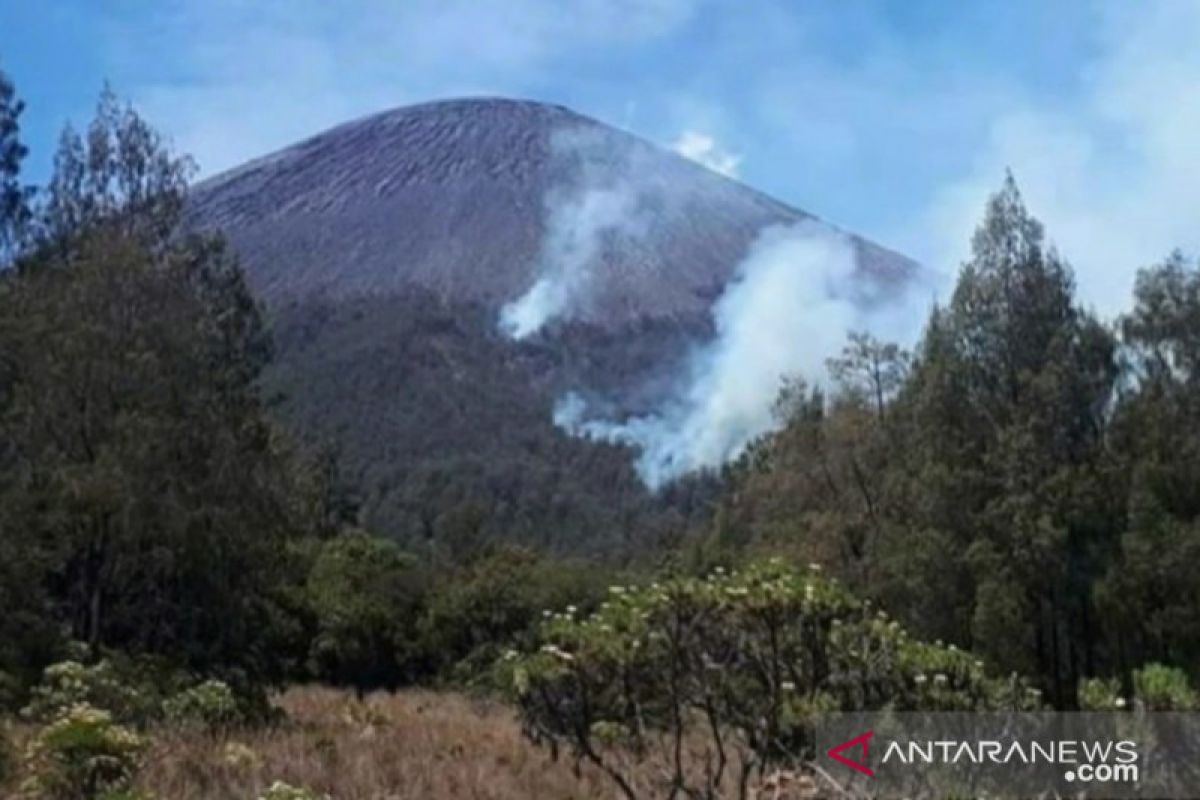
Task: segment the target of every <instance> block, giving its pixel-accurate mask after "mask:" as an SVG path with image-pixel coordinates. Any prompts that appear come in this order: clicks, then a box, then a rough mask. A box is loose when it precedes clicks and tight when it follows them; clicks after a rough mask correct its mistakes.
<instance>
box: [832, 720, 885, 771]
mask: <svg viewBox="0 0 1200 800" xmlns="http://www.w3.org/2000/svg"><path fill="white" fill-rule="evenodd" d="M874 735H875V731H867V732H866V733H860V734H859V735H858V736H855V737H854V738H853V739H847V740H846V741H844V742H842V743H841V744H838V745H834V746H833V747H831V748H829V749H828V750H827V751H826V752H825V755H827V756H829V757H830V758H832V759H833V760H834V761H837V762H839V763H841V764H845V765H846V766H847V767H849V768H850V769H856V770H858V771H859V772H861V773H862V774H863V775H869V776H874V775H875V771H874V770H873V769H871V768H870V767H868V766H867V765H866V764H865V763H862V762H859V761H854V760H853V759H850V758H847V757H846V756H844V755H842V751H843V750H849V749H850V748H852V747H861V748H862V761H863V762H865V761H866V760H867V746H868V744H867V743H868V742H870V741H871V737H872V736H874Z"/></svg>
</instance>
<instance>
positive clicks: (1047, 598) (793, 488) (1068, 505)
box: [714, 176, 1200, 708]
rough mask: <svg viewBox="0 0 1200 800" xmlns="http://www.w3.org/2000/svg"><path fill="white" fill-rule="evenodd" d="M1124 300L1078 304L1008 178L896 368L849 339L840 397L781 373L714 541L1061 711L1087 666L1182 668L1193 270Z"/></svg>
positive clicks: (1198, 385)
mask: <svg viewBox="0 0 1200 800" xmlns="http://www.w3.org/2000/svg"><path fill="white" fill-rule="evenodd" d="M1134 301H1135V303H1134V307H1133V309H1132V311H1131V312H1130V313H1129V314H1128V315H1126V316H1125V317H1123V318H1122V319H1120V320H1119V321H1118V324H1117V325H1116V326H1109V325H1105V324H1102V323H1101V322H1099V321H1098V320H1097V319H1095V318H1094V316H1093V315H1092V314H1091V313H1089V312H1088V311H1087V310H1086V309H1084V308H1081V307H1080V305H1079V304H1078V303H1077V302H1076V300H1075V297H1074V283H1073V279H1072V273H1071V269H1070V267H1069V266H1068V265H1067V263H1066V262H1065V261H1064V260H1063V259H1062V258H1061V257H1059V255H1058V254H1057V253H1056V252H1055V251H1054V250H1053V248H1050V247H1047V246H1046V245H1045V234H1044V232H1043V230H1042V227H1041V225H1040V223H1038V222H1037V220H1036V219H1034V218H1033V216H1032V215H1031V214H1030V213H1029V212H1028V210H1027V209H1026V208H1025V206H1024V203H1023V201H1022V199H1021V196H1020V193H1019V192H1018V190H1017V188H1016V184H1015V182H1014V181H1013V180H1012V178H1011V176H1009V178H1008V179H1007V180H1006V181H1005V183H1004V186H1003V187H1002V188H1001V190H1000V191H999V192H998V193H997V194H996V195H994V196H993V197H992V198H991V199H990V200H989V202H988V206H987V209H986V212H985V215H984V218H983V220H982V221H981V223H980V225H979V228H978V230H977V232H976V234H975V237H974V239H973V242H972V252H971V257H970V259H969V260H968V261H967V262H966V263H965V264H964V265H963V269H962V271H961V273H960V275H959V278H958V282H957V285H956V287H955V290H954V293H953V295H952V297H951V299H950V302H949V304H948V305H947V306H946V307H944V308H935V309H934V310H933V312H932V313H931V315H930V318H929V321H928V324H927V326H926V329H925V332H924V335H923V337H922V339H921V341H920V343H919V346H918V347H917V349H916V352H915V354H914V356H913V358H912V359H911V362H910V361H909V359H908V358H907V357H905V355H904V354H903V353H902V351H900V350H899V349H898V348H895V347H889V346H887V345H886V344H884V343H880V342H876V341H874V340H871V339H870V338H869V337H866V336H864V335H861V334H856V335H854V336H852V337H851V340H850V342H849V344H848V345H847V347H846V349H845V351H844V352H843V354H842V356H841V357H840V358H838V359H834V360H833V361H832V362H831V364H830V368H831V371H832V373H833V375H834V377H835V378H836V380H837V386H836V391H835V392H834V393H833V394H831V395H829V396H828V397H826V396H822V395H820V394H818V393H812V394H811V395H810V394H808V393H806V392H805V390H804V389H803V388H800V389H799V391H798V390H797V388H796V387H803V382H802V381H801V380H796V379H793V381H792V382H791V384H790V388H789V389H788V391H786V392H785V393H784V395H783V396H782V398H781V403H780V413H781V417H782V420H783V423H784V424H783V427H782V429H781V430H780V431H779V432H778V433H777V434H775V435H773V436H771V437H768V438H767V439H766V440H764V441H762V442H760V443H758V444H757V445H756V446H755V447H753V448H751V450H750V451H749V452H748V453H747V454H746V456H745V457H744V458H743V459H742V461H741V462H740V463H739V465H738V468H737V470H736V481H737V490H736V491H735V492H733V493H731V494H730V495H729V496H728V497H727V499H726V500H725V501H724V503H723V505H722V508H721V510H720V513H719V514H718V517H717V519H718V521H719V525H720V528H719V531H717V532H716V534H714V535H719V536H720V537H722V541H723V542H724V543H725V544H726V545H727V546H729V545H732V546H733V547H734V549H735V551H736V552H735V554H734V556H733V557H734V558H735V559H736V558H743V559H744V558H746V557H749V556H752V555H754V554H756V553H762V552H767V553H783V554H786V555H788V556H790V557H794V558H797V559H802V560H812V559H816V560H820V561H821V562H822V563H825V564H827V565H828V566H829V568H830V571H831V573H832V574H834V575H836V576H838V577H840V578H842V579H844V580H845V581H847V582H848V583H849V585H850V586H852V588H853V589H854V590H855V591H856V592H859V593H861V594H863V595H864V596H869V597H871V598H872V599H874V600H876V601H878V602H880V603H881V604H882V605H883V606H884V607H886V608H888V609H889V610H891V611H893V612H894V613H896V614H897V615H898V616H899V617H900V618H901V619H902V620H904V621H905V622H906V624H908V625H909V626H911V627H912V629H913V630H914V631H915V632H917V633H918V634H920V635H921V636H923V637H924V638H927V639H929V638H941V639H944V640H947V641H952V642H955V643H956V644H958V645H959V646H962V647H965V648H968V649H971V650H972V651H973V652H977V653H979V654H980V655H981V656H983V657H984V658H986V659H987V660H988V661H989V663H994V664H996V665H997V666H998V667H1000V668H1003V669H1005V670H1011V671H1017V672H1020V673H1022V674H1028V675H1030V676H1031V677H1033V678H1034V679H1035V680H1036V681H1037V683H1038V684H1039V686H1040V688H1042V689H1043V690H1044V691H1045V692H1046V695H1047V698H1048V700H1049V701H1050V702H1051V703H1052V704H1053V705H1055V706H1056V707H1064V708H1069V707H1071V706H1073V705H1074V704H1075V703H1077V702H1080V701H1081V700H1080V696H1079V694H1078V688H1079V686H1080V681H1081V679H1082V678H1083V675H1084V674H1085V673H1088V674H1099V675H1101V676H1104V677H1108V676H1114V675H1116V676H1120V677H1122V678H1123V679H1125V678H1128V676H1129V675H1130V672H1131V670H1132V669H1133V668H1134V667H1136V666H1137V665H1139V664H1142V663H1145V662H1148V661H1161V662H1164V663H1171V664H1175V665H1179V666H1181V667H1183V668H1185V669H1187V670H1189V671H1190V672H1191V673H1192V674H1193V677H1195V672H1196V669H1197V668H1196V666H1195V665H1196V664H1200V584H1198V583H1197V581H1196V580H1195V577H1194V575H1193V574H1192V573H1191V571H1190V570H1191V567H1190V565H1191V564H1194V563H1195V562H1196V560H1197V559H1198V558H1200V488H1198V487H1200V439H1198V438H1197V437H1195V436H1190V435H1181V432H1182V431H1192V430H1195V429H1197V427H1200V372H1197V370H1198V369H1200V269H1197V267H1196V265H1195V264H1194V263H1192V262H1190V261H1188V260H1187V259H1184V258H1183V257H1182V256H1181V255H1179V254H1174V255H1172V256H1171V257H1169V258H1168V259H1167V260H1166V261H1165V262H1163V263H1162V264H1159V265H1155V266H1152V267H1150V268H1147V269H1145V270H1143V271H1142V272H1141V273H1139V277H1138V281H1137V287H1136V290H1135V296H1134ZM1118 334H1119V335H1118ZM801 377H804V376H801ZM809 377H811V376H809ZM932 587H936V589H934V588H932ZM1089 702H1090V701H1089Z"/></svg>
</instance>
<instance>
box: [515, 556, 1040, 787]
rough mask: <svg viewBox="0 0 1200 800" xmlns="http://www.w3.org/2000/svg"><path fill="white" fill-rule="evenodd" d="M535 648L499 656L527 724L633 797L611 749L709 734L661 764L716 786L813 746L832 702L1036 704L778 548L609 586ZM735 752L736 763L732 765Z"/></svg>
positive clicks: (646, 748) (675, 774)
mask: <svg viewBox="0 0 1200 800" xmlns="http://www.w3.org/2000/svg"><path fill="white" fill-rule="evenodd" d="M540 645H541V646H540V648H539V649H537V650H534V651H532V652H526V653H525V654H524V655H522V654H520V653H517V652H515V651H514V652H510V653H508V654H507V655H506V656H505V657H504V659H502V661H501V662H500V664H499V665H498V670H499V671H500V673H501V674H502V675H503V676H505V677H506V679H507V681H508V683H509V685H510V686H511V687H512V688H513V689H514V691H515V695H516V698H517V701H518V703H519V706H520V709H521V715H522V721H523V724H524V728H525V731H526V733H527V735H529V736H530V737H531V738H533V739H534V741H537V742H539V743H543V744H548V745H550V746H551V747H552V748H554V749H555V750H556V751H557V748H558V747H560V746H566V747H569V748H570V749H571V750H572V751H573V753H574V755H575V757H576V758H577V759H579V760H587V761H590V762H592V763H593V764H595V765H596V766H598V767H599V768H601V769H602V770H604V771H605V772H607V773H608V774H609V776H610V777H612V778H613V779H614V780H615V781H616V782H617V784H618V785H619V786H620V788H621V790H622V792H623V793H624V794H625V796H626V797H631V798H632V797H635V796H636V794H635V793H634V791H633V789H632V788H631V786H630V784H629V782H628V779H627V775H626V774H625V773H624V772H623V771H622V768H621V767H619V766H617V765H616V764H618V763H619V762H617V761H614V760H612V759H610V758H609V757H608V755H607V754H606V747H607V746H608V745H610V744H621V745H623V746H624V748H626V749H627V750H630V751H632V752H633V753H635V754H646V753H649V752H651V751H654V750H658V749H659V747H660V746H665V747H666V748H667V749H666V752H678V751H679V750H680V749H684V741H685V740H688V741H690V740H692V739H694V738H695V737H703V738H704V740H705V742H706V744H705V745H704V746H703V747H700V748H692V749H698V750H700V751H702V752H704V753H705V754H706V755H704V756H702V758H704V759H705V761H706V763H704V764H702V765H696V766H693V767H692V768H691V769H685V768H684V766H683V765H682V764H681V763H680V761H679V760H678V759H676V760H675V763H674V765H673V766H672V767H671V768H670V769H669V770H668V773H669V774H668V776H667V777H666V778H665V782H666V788H667V790H668V791H669V793H671V794H681V795H684V796H712V795H713V793H714V792H715V791H717V789H718V787H720V786H722V785H723V782H724V781H726V780H727V779H728V774H727V773H728V772H729V771H734V770H737V771H740V782H741V787H740V788H741V790H742V791H743V793H744V790H745V788H746V781H747V780H748V779H749V777H750V775H751V772H752V771H761V770H762V769H764V768H766V767H787V766H793V765H795V764H797V763H798V762H799V761H801V760H802V759H804V758H805V757H807V756H810V755H811V747H812V736H811V732H810V730H809V728H810V725H811V723H812V721H813V719H814V717H815V715H817V714H820V713H823V712H828V711H832V710H856V709H876V708H885V707H887V708H894V709H896V710H941V711H954V710H962V711H965V710H972V709H988V708H1025V707H1032V706H1035V705H1036V704H1037V702H1038V700H1037V695H1036V693H1035V692H1033V690H1031V689H1028V688H1027V686H1026V685H1025V684H1024V682H1022V681H1020V680H1017V679H1015V678H1013V679H1008V680H994V679H989V678H988V677H987V676H986V675H985V674H984V669H983V664H982V663H981V662H979V661H977V660H976V659H975V658H974V657H973V656H971V655H970V654H968V653H964V652H962V651H960V650H957V649H956V648H954V647H952V646H951V647H946V646H942V645H940V644H928V643H925V642H921V641H917V640H915V639H912V638H911V637H910V636H909V635H908V634H907V633H906V631H905V630H904V629H903V628H902V627H900V625H899V624H898V623H897V622H894V621H892V620H890V619H889V618H888V617H887V615H886V614H884V613H882V612H876V611H872V609H871V608H870V605H869V603H865V602H860V601H859V600H857V599H856V598H854V597H853V596H852V595H850V594H849V593H848V592H847V591H846V590H844V589H843V588H842V587H841V586H840V585H839V584H837V583H836V582H834V581H832V580H829V579H826V578H824V577H823V576H822V575H821V573H820V570H819V568H817V567H815V566H814V567H811V568H809V569H808V570H803V571H801V570H795V569H792V568H790V567H788V566H787V565H785V564H784V563H783V562H781V561H779V560H773V561H770V562H766V563H762V564H757V565H754V566H752V567H750V568H749V569H747V570H746V571H745V572H744V573H742V574H737V573H725V572H724V571H720V570H718V571H717V572H716V573H715V574H714V575H712V576H711V577H709V578H708V579H703V580H702V579H695V578H678V579H672V580H668V581H664V582H662V583H658V584H653V585H651V586H649V587H644V588H628V587H622V586H614V587H612V588H611V590H610V597H609V599H608V600H607V601H606V602H604V603H603V604H602V605H601V606H600V608H599V609H598V610H597V611H596V612H595V613H593V614H591V615H588V616H580V615H578V614H577V613H576V612H575V609H572V608H568V609H567V611H566V612H565V613H558V614H552V615H550V617H549V619H547V621H546V622H545V623H544V625H543V626H542V628H541V632H540ZM735 765H736V766H735Z"/></svg>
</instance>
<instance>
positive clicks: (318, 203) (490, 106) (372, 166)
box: [192, 99, 904, 322]
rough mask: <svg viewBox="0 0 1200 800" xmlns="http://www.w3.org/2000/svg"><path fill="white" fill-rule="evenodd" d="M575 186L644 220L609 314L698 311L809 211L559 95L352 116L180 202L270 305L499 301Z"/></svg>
mask: <svg viewBox="0 0 1200 800" xmlns="http://www.w3.org/2000/svg"><path fill="white" fill-rule="evenodd" d="M585 187H591V188H599V189H614V190H621V189H624V188H632V189H633V190H634V192H636V194H637V198H636V202H637V205H638V207H637V208H636V209H631V211H634V212H635V213H636V214H637V215H638V216H639V217H640V218H642V219H643V220H644V224H645V225H646V226H647V227H648V228H650V230H649V231H647V234H646V235H644V236H639V237H626V238H625V239H623V240H621V241H618V242H616V243H615V246H614V247H612V248H609V249H608V250H607V251H606V252H604V253H603V254H601V259H602V260H603V261H604V262H605V263H604V265H603V266H604V274H605V276H606V277H605V280H604V287H608V289H609V290H608V291H607V292H606V294H607V296H608V299H609V300H610V301H611V303H612V305H613V307H611V308H606V307H601V308H592V309H584V311H590V312H592V313H590V314H589V316H591V317H593V318H594V317H596V316H598V315H601V314H604V316H603V321H605V322H620V321H625V320H626V319H628V317H629V316H631V315H632V316H640V315H653V316H659V315H669V314H676V313H680V312H683V313H689V312H696V311H704V310H706V309H707V305H708V303H709V302H710V301H711V299H712V296H713V294H714V293H715V292H718V291H719V290H720V287H721V286H722V285H723V284H724V283H725V281H726V280H727V279H728V278H729V276H730V273H731V271H732V269H733V268H734V266H735V265H736V264H737V263H738V261H739V260H740V259H741V257H742V256H743V255H744V254H745V249H746V246H747V244H748V243H749V242H750V240H751V239H752V238H753V237H754V235H755V234H756V233H757V232H758V231H759V230H760V229H761V228H762V227H763V226H765V225H768V224H771V223H790V222H796V221H800V220H804V219H808V218H809V216H808V215H807V214H805V213H804V212H802V211H798V210H796V209H793V208H790V207H788V206H786V205H784V204H782V203H779V202H776V201H774V200H772V199H771V198H769V197H767V196H765V195H763V194H761V193H759V192H756V191H754V190H752V189H749V188H748V187H746V186H744V185H742V184H739V183H737V182H735V181H731V180H729V179H726V178H724V177H722V176H720V175H717V174H716V173H713V172H710V171H708V170H706V169H704V168H702V167H700V166H698V165H696V164H693V163H692V162H690V161H688V160H686V159H683V158H681V157H679V156H677V155H675V154H674V153H670V152H667V151H664V150H661V149H659V148H657V147H655V146H653V145H651V144H649V143H647V142H645V141H643V140H641V139H638V138H636V137H634V136H631V135H629V134H626V133H623V132H621V131H618V130H615V129H613V128H610V127H607V126H605V125H603V124H601V123H599V122H596V121H594V120H592V119H589V118H587V117H583V116H580V115H579V114H576V113H574V112H572V111H569V110H567V109H566V108H563V107H561V106H554V105H544V104H540V103H533V102H522V101H514V100H496V99H488V100H450V101H444V102H436V103H428V104H424V105H418V106H410V107H406V108H401V109H397V110H395V111H389V112H385V113H382V114H378V115H375V116H372V117H367V118H365V119H361V120H356V121H354V122H349V123H347V124H344V125H341V126H339V127H337V128H334V129H332V130H329V131H326V132H325V133H322V134H320V135H318V136H315V137H313V138H311V139H308V140H306V141H304V142H301V143H299V144H297V145H294V146H292V147H289V148H287V149H285V150H281V151H279V152H278V153H274V154H272V155H268V156H266V157H264V158H260V159H257V160H255V161H252V162H250V163H248V164H246V165H244V166H242V167H239V168H237V169H234V170H232V171H230V172H227V173H225V174H222V175H218V176H216V177H214V178H211V179H209V180H207V181H204V182H203V183H201V184H199V185H198V186H196V187H195V191H194V195H193V202H192V211H193V213H194V215H195V217H196V218H197V219H198V220H199V221H200V222H201V223H202V224H204V225H208V226H214V227H219V228H221V229H223V230H224V231H225V233H226V234H227V235H228V236H229V238H230V239H231V240H232V241H233V242H234V244H235V245H236V246H237V248H238V250H239V251H240V252H241V254H242V256H243V258H244V259H245V262H246V265H247V267H248V268H249V271H250V275H251V277H252V279H253V281H254V283H255V285H256V287H257V288H258V289H259V290H260V291H262V292H263V293H264V296H265V297H266V298H267V299H268V300H269V301H272V302H274V301H278V300H280V299H282V298H290V297H298V296H304V295H308V294H310V293H312V292H328V293H331V294H333V295H337V296H347V295H352V294H356V293H362V292H390V291H394V290H396V289H400V288H405V287H409V286H412V285H418V286H422V287H426V288H428V289H431V290H432V291H433V292H434V293H436V294H437V295H439V296H440V297H443V298H446V299H450V300H456V301H479V302H482V303H483V304H485V305H492V306H498V305H500V304H502V303H505V302H508V301H510V300H512V299H514V298H516V297H518V296H519V295H521V294H522V293H523V292H524V291H525V290H526V289H528V288H529V286H530V285H531V284H532V283H533V281H534V280H535V277H536V274H535V273H536V270H537V268H538V252H539V245H540V244H541V242H542V237H543V234H544V233H545V219H546V213H545V211H546V206H547V204H548V202H552V201H553V198H554V197H555V196H556V195H555V193H556V192H557V193H560V194H562V193H564V189H565V190H566V193H569V192H570V190H571V189H573V188H574V189H581V188H585ZM859 245H860V260H861V261H862V262H864V263H866V264H868V265H879V266H880V267H881V268H883V269H887V268H888V267H889V265H892V266H902V264H903V262H904V259H902V258H901V257H900V256H897V255H896V254H894V253H890V252H888V251H886V250H882V249H880V248H877V247H875V246H873V245H870V244H867V243H864V242H859ZM605 312H607V313H606V314H605Z"/></svg>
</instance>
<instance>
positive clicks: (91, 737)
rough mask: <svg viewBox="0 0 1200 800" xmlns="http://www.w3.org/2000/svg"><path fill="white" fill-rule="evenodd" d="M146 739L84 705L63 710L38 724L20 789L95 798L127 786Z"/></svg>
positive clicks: (75, 799)
mask: <svg viewBox="0 0 1200 800" xmlns="http://www.w3.org/2000/svg"><path fill="white" fill-rule="evenodd" d="M145 749H146V742H145V741H144V740H143V739H142V738H141V737H140V736H138V735H137V734H136V733H134V732H133V731H131V730H129V729H128V728H124V727H122V726H120V725H117V724H116V723H115V722H113V719H112V716H111V715H110V714H109V713H108V712H107V711H101V710H99V709H96V708H93V707H91V706H89V705H86V704H80V705H76V706H72V707H71V708H68V709H65V710H64V711H63V713H62V714H61V715H60V716H59V717H58V718H57V719H55V720H54V721H52V722H50V723H49V724H48V725H46V726H45V727H44V728H42V729H41V730H40V731H39V732H38V733H37V735H36V736H35V737H34V738H33V740H32V741H31V742H30V744H29V747H28V749H27V752H26V754H25V771H26V772H27V773H28V774H29V776H30V777H29V778H28V779H27V780H26V781H25V782H24V784H23V785H22V791H23V792H24V793H25V794H26V795H27V796H29V797H33V798H46V800H93V798H95V799H96V800H99V799H100V798H108V797H113V796H120V795H115V794H114V793H119V792H123V791H126V790H128V789H129V787H130V784H132V782H133V779H134V777H135V776H136V774H137V771H138V769H139V767H140V766H141V758H142V754H143V752H144V751H145Z"/></svg>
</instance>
